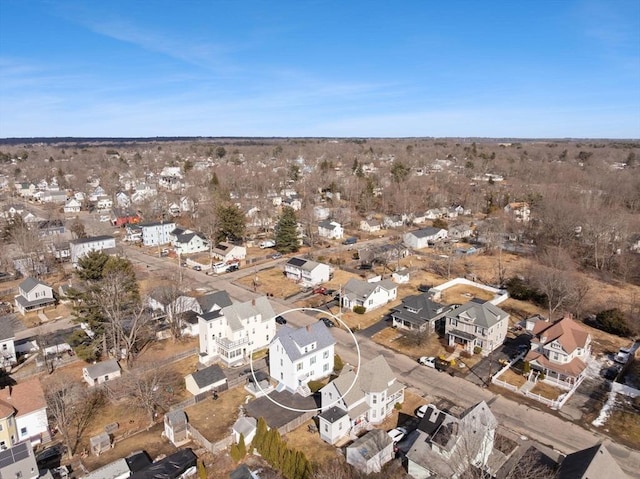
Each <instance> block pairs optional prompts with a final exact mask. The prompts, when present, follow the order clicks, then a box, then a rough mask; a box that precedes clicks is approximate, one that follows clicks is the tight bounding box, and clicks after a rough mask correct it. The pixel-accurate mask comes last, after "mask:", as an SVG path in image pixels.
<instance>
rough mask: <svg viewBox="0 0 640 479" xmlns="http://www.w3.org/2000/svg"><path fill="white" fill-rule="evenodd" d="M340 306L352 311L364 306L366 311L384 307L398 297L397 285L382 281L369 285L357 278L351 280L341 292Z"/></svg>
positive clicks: (385, 280)
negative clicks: (356, 307)
mask: <svg viewBox="0 0 640 479" xmlns="http://www.w3.org/2000/svg"><path fill="white" fill-rule="evenodd" d="M341 296H342V299H341V300H342V306H343V307H345V308H349V309H353V308H354V307H355V306H364V307H365V308H366V310H367V311H371V310H372V309H376V308H379V307H380V306H384V305H385V304H387V303H388V302H389V301H393V300H394V299H396V297H397V296H398V285H397V284H395V283H394V282H393V281H389V280H387V279H384V280H382V281H378V282H375V283H369V282H367V281H363V280H361V279H357V278H351V279H350V280H349V281H347V284H345V285H344V288H343V290H342V294H341Z"/></svg>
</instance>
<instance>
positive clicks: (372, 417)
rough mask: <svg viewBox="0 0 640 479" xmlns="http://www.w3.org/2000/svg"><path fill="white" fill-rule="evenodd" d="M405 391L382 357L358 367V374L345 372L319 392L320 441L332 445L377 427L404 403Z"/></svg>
mask: <svg viewBox="0 0 640 479" xmlns="http://www.w3.org/2000/svg"><path fill="white" fill-rule="evenodd" d="M404 390H405V385H404V384H402V383H400V382H399V381H397V380H396V376H395V374H393V371H392V370H391V368H390V367H389V364H388V363H387V361H386V360H385V359H384V356H382V355H380V356H377V357H375V358H373V359H372V360H371V361H369V362H366V363H364V364H361V365H360V369H359V370H358V371H355V370H354V369H353V368H348V369H347V368H345V370H343V371H342V373H341V374H340V376H338V377H337V378H336V379H334V380H333V381H331V382H330V383H329V384H327V385H326V386H325V387H323V388H322V389H321V390H320V397H321V409H322V412H321V413H320V415H319V416H318V419H319V428H320V437H321V438H322V440H324V441H326V442H328V443H329V444H335V443H336V442H337V441H338V440H339V439H340V438H342V437H344V436H346V435H347V434H356V435H357V433H358V432H360V431H364V430H366V429H370V428H371V426H375V425H377V424H380V423H381V422H382V421H384V420H385V418H386V417H387V416H389V415H390V414H391V413H392V412H393V408H394V406H395V405H396V404H399V403H402V402H403V401H404Z"/></svg>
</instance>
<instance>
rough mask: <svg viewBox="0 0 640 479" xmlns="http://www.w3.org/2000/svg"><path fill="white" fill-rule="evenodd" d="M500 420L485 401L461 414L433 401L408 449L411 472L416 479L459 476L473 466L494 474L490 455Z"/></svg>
mask: <svg viewBox="0 0 640 479" xmlns="http://www.w3.org/2000/svg"><path fill="white" fill-rule="evenodd" d="M497 427H498V421H497V420H496V418H495V416H494V415H493V413H492V412H491V410H490V409H489V406H488V405H487V403H485V402H484V401H482V402H480V403H478V404H476V405H475V406H473V407H471V408H469V409H468V410H466V411H465V412H464V413H463V414H462V415H461V416H460V417H459V418H458V417H455V416H452V415H451V414H449V413H447V412H445V411H441V410H439V409H438V408H437V407H436V406H434V405H431V404H430V405H429V406H428V407H427V410H426V412H425V415H424V417H423V418H422V420H421V421H420V424H419V425H418V429H417V431H418V436H417V438H416V439H415V441H414V442H413V444H412V445H411V447H410V449H409V451H408V452H407V456H406V457H407V463H406V464H407V465H406V467H407V472H408V473H409V475H411V477H414V478H416V479H427V478H430V477H442V478H445V477H446V478H452V479H453V478H458V477H464V474H465V472H466V471H467V470H468V469H469V468H470V467H473V468H475V469H476V470H477V471H481V472H485V473H487V475H488V476H490V477H493V476H494V474H495V473H496V472H497V471H495V470H492V469H491V464H490V462H489V457H490V456H491V454H492V452H493V445H494V438H495V434H496V429H497Z"/></svg>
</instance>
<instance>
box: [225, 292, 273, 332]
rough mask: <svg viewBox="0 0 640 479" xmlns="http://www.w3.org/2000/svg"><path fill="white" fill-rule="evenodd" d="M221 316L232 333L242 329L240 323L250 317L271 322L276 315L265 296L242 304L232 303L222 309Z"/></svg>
mask: <svg viewBox="0 0 640 479" xmlns="http://www.w3.org/2000/svg"><path fill="white" fill-rule="evenodd" d="M222 314H223V315H224V317H225V318H227V321H228V323H229V327H230V328H231V330H232V331H239V330H241V329H242V328H243V325H242V321H243V320H245V319H247V318H250V317H252V316H260V317H261V321H262V322H265V321H269V320H272V321H273V320H274V318H275V317H276V313H275V312H274V311H273V307H272V306H271V303H270V302H269V300H268V299H267V297H266V296H261V297H259V298H256V299H252V300H250V301H246V302H244V303H234V304H232V305H230V306H227V307H225V308H222Z"/></svg>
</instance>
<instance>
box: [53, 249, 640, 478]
mask: <svg viewBox="0 0 640 479" xmlns="http://www.w3.org/2000/svg"><path fill="white" fill-rule="evenodd" d="M126 254H127V256H128V257H129V258H130V259H132V260H133V261H135V262H139V263H142V264H146V265H147V266H148V268H149V270H150V271H152V272H153V271H159V270H166V269H168V268H175V269H176V272H177V271H178V265H177V264H176V262H175V260H170V259H168V258H159V257H154V256H149V255H147V254H144V253H143V252H142V251H141V250H138V249H137V248H133V247H129V248H126ZM172 261H173V262H172ZM280 261H283V260H280ZM273 263H274V262H272V261H270V262H267V263H263V264H262V265H256V266H251V267H250V269H251V272H252V273H253V272H254V271H256V270H260V269H262V268H267V267H272V266H273ZM247 269H248V268H245V269H240V270H239V271H237V272H234V273H227V274H223V275H220V276H207V275H205V274H204V273H202V272H198V271H194V270H191V269H189V268H183V269H182V274H183V275H184V277H185V278H189V279H191V280H193V281H194V282H195V283H198V284H199V285H201V286H202V287H206V288H207V289H216V290H226V291H227V292H228V293H229V295H230V296H231V297H232V298H233V299H234V300H236V301H248V300H250V299H252V298H254V297H255V296H256V294H255V293H254V292H252V291H249V290H247V289H245V288H243V287H240V286H237V285H235V284H232V281H233V280H234V279H237V278H239V277H242V276H244V275H246V274H247ZM270 299H271V301H272V303H273V305H274V309H275V310H276V312H277V313H281V312H283V311H285V310H287V309H289V308H290V307H291V305H289V304H287V303H285V302H284V301H282V300H279V299H277V298H270ZM287 320H288V321H289V322H290V323H291V324H293V325H296V326H305V325H307V324H310V323H312V322H314V321H316V319H315V317H313V316H310V315H306V314H304V313H303V312H295V313H292V314H291V315H288V316H287ZM55 324H58V323H55ZM332 332H333V333H334V336H335V338H336V340H337V345H336V351H337V353H338V354H340V356H341V357H342V359H343V360H344V361H345V362H347V363H349V364H353V365H356V364H357V363H358V356H357V349H356V348H355V347H354V344H353V338H352V336H351V335H350V334H349V333H348V332H347V331H345V330H343V329H339V328H333V330H332ZM356 338H357V340H358V345H359V350H360V354H361V357H362V360H363V361H365V360H369V359H372V358H373V357H375V356H377V355H379V354H382V355H383V356H384V357H385V359H386V360H387V362H388V363H389V365H390V366H391V368H392V369H393V370H394V371H395V372H396V374H397V375H398V379H399V380H400V381H402V382H403V383H405V384H406V385H407V386H408V387H410V388H412V389H413V390H415V392H416V393H417V394H420V395H423V396H425V397H431V398H434V397H437V398H442V399H445V400H448V401H451V402H453V403H455V404H456V405H459V406H461V407H465V408H466V407H468V406H471V405H473V404H475V403H477V402H478V401H481V400H485V401H487V403H489V404H490V406H491V410H492V411H493V413H494V414H495V416H496V418H497V419H498V421H499V422H500V424H501V425H503V426H505V427H507V428H509V429H511V430H513V431H515V432H517V433H518V434H520V435H521V436H527V437H529V438H531V439H534V440H536V441H538V442H540V443H542V444H544V445H546V446H549V447H553V448H554V449H556V450H558V451H560V452H562V453H565V454H566V453H571V452H574V451H576V450H579V449H584V448H587V447H590V446H593V445H594V444H595V443H597V442H599V441H605V442H606V445H607V447H608V449H609V451H610V452H611V454H612V455H613V456H614V457H615V458H616V460H617V461H618V463H619V464H620V466H621V467H622V468H623V469H624V470H625V472H626V473H627V474H629V476H630V477H640V473H639V472H638V471H640V452H639V451H635V450H631V449H629V448H627V447H625V446H622V445H618V444H615V443H612V442H611V441H609V440H608V439H607V438H606V437H605V436H603V435H600V434H598V433H596V432H591V431H589V430H587V429H584V428H582V427H580V426H577V425H575V424H573V423H571V422H568V421H564V420H562V419H560V418H558V417H557V416H554V415H552V414H549V413H547V412H546V411H545V410H544V406H542V405H540V409H536V408H531V407H529V406H526V405H522V404H519V403H517V402H515V401H512V400H510V399H507V398H505V397H502V396H500V395H495V394H493V393H491V392H490V391H488V390H487V389H483V388H481V387H480V386H478V385H476V384H473V383H471V382H469V381H467V380H465V379H463V378H462V377H452V376H450V375H449V374H446V373H441V372H438V371H437V370H435V369H431V368H426V367H422V366H420V365H419V364H417V363H416V362H415V361H413V360H412V359H410V358H408V357H406V356H402V355H399V354H396V353H394V352H392V351H390V350H388V349H386V348H384V347H383V346H381V345H379V344H377V343H375V342H373V341H372V340H371V339H369V338H368V337H365V336H363V335H360V334H358V335H356Z"/></svg>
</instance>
